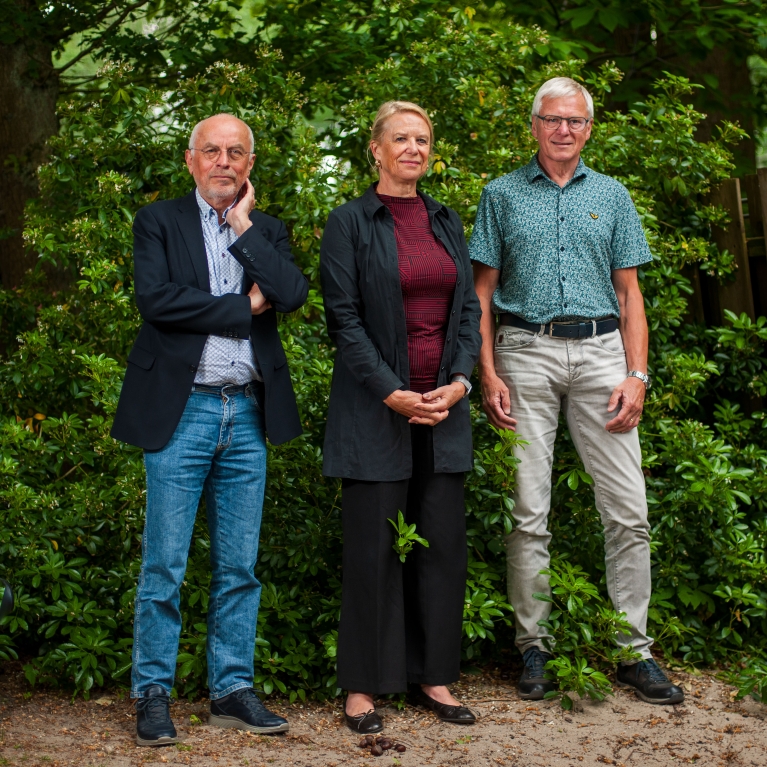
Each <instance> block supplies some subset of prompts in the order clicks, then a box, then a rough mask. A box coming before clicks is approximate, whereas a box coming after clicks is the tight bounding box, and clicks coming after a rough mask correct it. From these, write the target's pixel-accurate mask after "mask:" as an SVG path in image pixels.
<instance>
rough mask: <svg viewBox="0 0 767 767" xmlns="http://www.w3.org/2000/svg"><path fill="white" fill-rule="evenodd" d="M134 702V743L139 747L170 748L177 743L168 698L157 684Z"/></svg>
mask: <svg viewBox="0 0 767 767" xmlns="http://www.w3.org/2000/svg"><path fill="white" fill-rule="evenodd" d="M143 696H144V697H143V698H139V699H138V700H137V701H136V704H135V705H136V743H137V745H139V746H170V745H171V744H172V743H178V738H177V737H176V728H175V727H174V726H173V722H172V721H171V718H170V698H169V697H168V693H167V692H166V691H165V690H164V689H163V688H162V687H160V685H159V684H153V685H152V686H151V687H150V688H149V689H148V690H146V691H145V692H144V693H143Z"/></svg>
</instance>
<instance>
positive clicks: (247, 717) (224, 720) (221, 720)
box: [208, 687, 290, 735]
mask: <svg viewBox="0 0 767 767" xmlns="http://www.w3.org/2000/svg"><path fill="white" fill-rule="evenodd" d="M208 724H212V725H213V726H214V727H233V728H234V729H235V730H247V731H248V732H258V733H261V734H262V735H268V734H270V733H274V732H287V731H288V730H289V729H290V725H289V724H288V720H287V719H283V718H282V717H281V716H277V714H273V713H272V712H271V711H269V709H267V708H266V706H265V705H264V704H263V703H262V702H261V698H259V697H258V695H256V691H255V690H254V689H253V688H252V687H243V688H242V689H241V690H235V691H234V692H233V693H231V694H230V695H227V696H226V697H225V698H219V700H212V701H211V702H210V716H209V717H208Z"/></svg>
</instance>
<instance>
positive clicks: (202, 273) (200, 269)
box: [176, 192, 210, 293]
mask: <svg viewBox="0 0 767 767" xmlns="http://www.w3.org/2000/svg"><path fill="white" fill-rule="evenodd" d="M178 211H179V215H178V218H177V219H176V222H177V223H178V228H179V229H180V230H181V234H182V235H183V237H184V242H185V243H186V247H187V249H188V250H189V256H190V258H191V259H192V265H193V266H194V271H195V274H196V275H197V282H198V283H199V286H200V290H205V291H207V292H208V293H210V273H209V272H208V257H207V255H206V254H205V239H204V238H203V235H202V221H200V207H199V205H198V204H197V197H196V195H195V193H194V192H191V193H190V194H188V195H187V196H186V197H182V198H181V199H180V200H179V206H178Z"/></svg>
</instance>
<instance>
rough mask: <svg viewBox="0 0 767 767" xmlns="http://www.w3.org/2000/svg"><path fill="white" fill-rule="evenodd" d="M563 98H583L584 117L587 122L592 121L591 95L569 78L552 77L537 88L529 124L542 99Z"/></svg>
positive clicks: (538, 109) (592, 102)
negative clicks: (584, 106) (587, 119)
mask: <svg viewBox="0 0 767 767" xmlns="http://www.w3.org/2000/svg"><path fill="white" fill-rule="evenodd" d="M565 96H583V99H584V101H585V102H586V115H584V117H588V118H589V120H593V119H594V100H593V99H592V98H591V94H590V93H589V92H588V91H587V90H586V89H585V88H584V87H583V86H582V85H581V84H580V83H577V82H576V81H575V80H573V79H571V78H570V77H552V78H551V80H546V82H545V83H544V84H543V85H542V86H541V87H540V88H538V93H536V94H535V99H534V101H533V108H532V111H531V113H530V122H532V121H533V120H535V116H536V115H537V114H539V113H540V111H541V105H542V104H543V100H544V99H561V98H563V97H565Z"/></svg>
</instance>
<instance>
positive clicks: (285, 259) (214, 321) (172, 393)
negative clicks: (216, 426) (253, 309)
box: [112, 192, 308, 450]
mask: <svg viewBox="0 0 767 767" xmlns="http://www.w3.org/2000/svg"><path fill="white" fill-rule="evenodd" d="M250 220H251V221H252V222H253V226H251V227H250V228H249V229H248V230H247V231H245V232H244V233H243V234H242V236H241V237H240V238H239V239H238V240H237V241H236V242H235V243H234V244H233V245H232V246H231V247H230V248H229V252H230V253H231V254H232V255H233V256H234V257H235V258H236V259H237V261H238V262H239V263H240V264H241V265H242V267H243V269H244V270H245V275H244V277H243V294H241V295H238V294H235V293H229V294H227V295H223V296H214V295H212V294H211V292H210V276H209V274H208V259H207V257H206V255H205V241H204V239H203V234H202V223H201V221H200V209H199V207H198V205H197V199H196V197H195V193H194V192H191V193H190V194H188V195H186V196H185V197H181V198H178V199H176V200H163V201H162V202H155V203H153V204H152V205H148V206H147V207H145V208H141V210H139V212H138V213H137V214H136V218H135V220H134V223H133V235H134V241H133V242H134V246H133V247H134V249H133V258H134V284H135V295H136V305H137V306H138V310H139V312H140V313H141V316H142V318H143V320H144V324H143V325H142V326H141V330H140V331H139V334H138V338H137V339H136V343H135V344H134V346H133V349H132V350H131V353H130V354H129V355H128V369H127V371H126V373H125V381H124V382H123V387H122V392H121V394H120V402H119V403H118V406H117V413H116V414H115V420H114V425H113V427H112V436H113V437H114V438H115V439H119V440H121V441H122V442H128V443H130V444H132V445H138V446H139V447H143V448H144V449H146V450H159V449H160V448H162V447H164V446H165V445H166V444H167V442H168V440H169V439H170V438H171V436H173V432H174V431H175V430H176V426H178V422H179V421H180V420H181V414H182V413H183V412H184V407H185V406H186V403H187V400H188V399H189V393H190V392H191V390H192V384H193V383H194V376H195V373H196V372H197V366H198V365H199V363H200V357H202V350H203V347H204V346H205V341H206V340H207V338H208V336H209V335H215V336H222V337H224V338H248V337H250V339H251V342H252V343H253V349H254V351H255V354H256V359H257V360H258V364H259V367H260V369H261V373H262V375H263V377H264V387H265V394H266V402H265V412H264V418H265V421H266V432H267V435H268V437H269V440H270V442H272V443H273V444H279V443H280V442H286V441H287V440H290V439H293V438H294V437H297V436H298V435H299V434H301V421H300V419H299V416H298V408H297V407H296V398H295V396H294V394H293V387H292V384H291V381H290V371H289V369H288V365H287V358H286V357H285V351H284V349H283V348H282V343H281V342H280V337H279V333H278V332H277V316H276V311H280V312H292V311H295V310H296V309H298V307H300V306H301V305H302V304H303V303H304V301H306V296H307V293H308V284H307V282H306V278H305V277H304V276H303V275H302V274H301V272H300V271H299V269H298V267H296V265H295V264H294V263H293V254H292V253H291V252H290V245H289V243H288V233H287V230H286V229H285V224H283V223H282V222H281V221H279V220H278V219H276V218H273V217H272V216H267V215H266V214H265V213H261V212H259V211H257V210H254V211H253V212H252V213H251V214H250ZM254 282H256V283H257V284H258V286H259V288H260V289H261V292H262V293H263V294H264V296H265V297H266V298H267V299H268V300H269V301H270V302H271V304H272V307H274V308H272V309H268V310H267V311H265V312H264V313H263V314H259V315H251V313H250V298H248V296H247V295H245V294H247V292H248V291H249V290H250V288H251V286H252V285H253V283H254Z"/></svg>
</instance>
